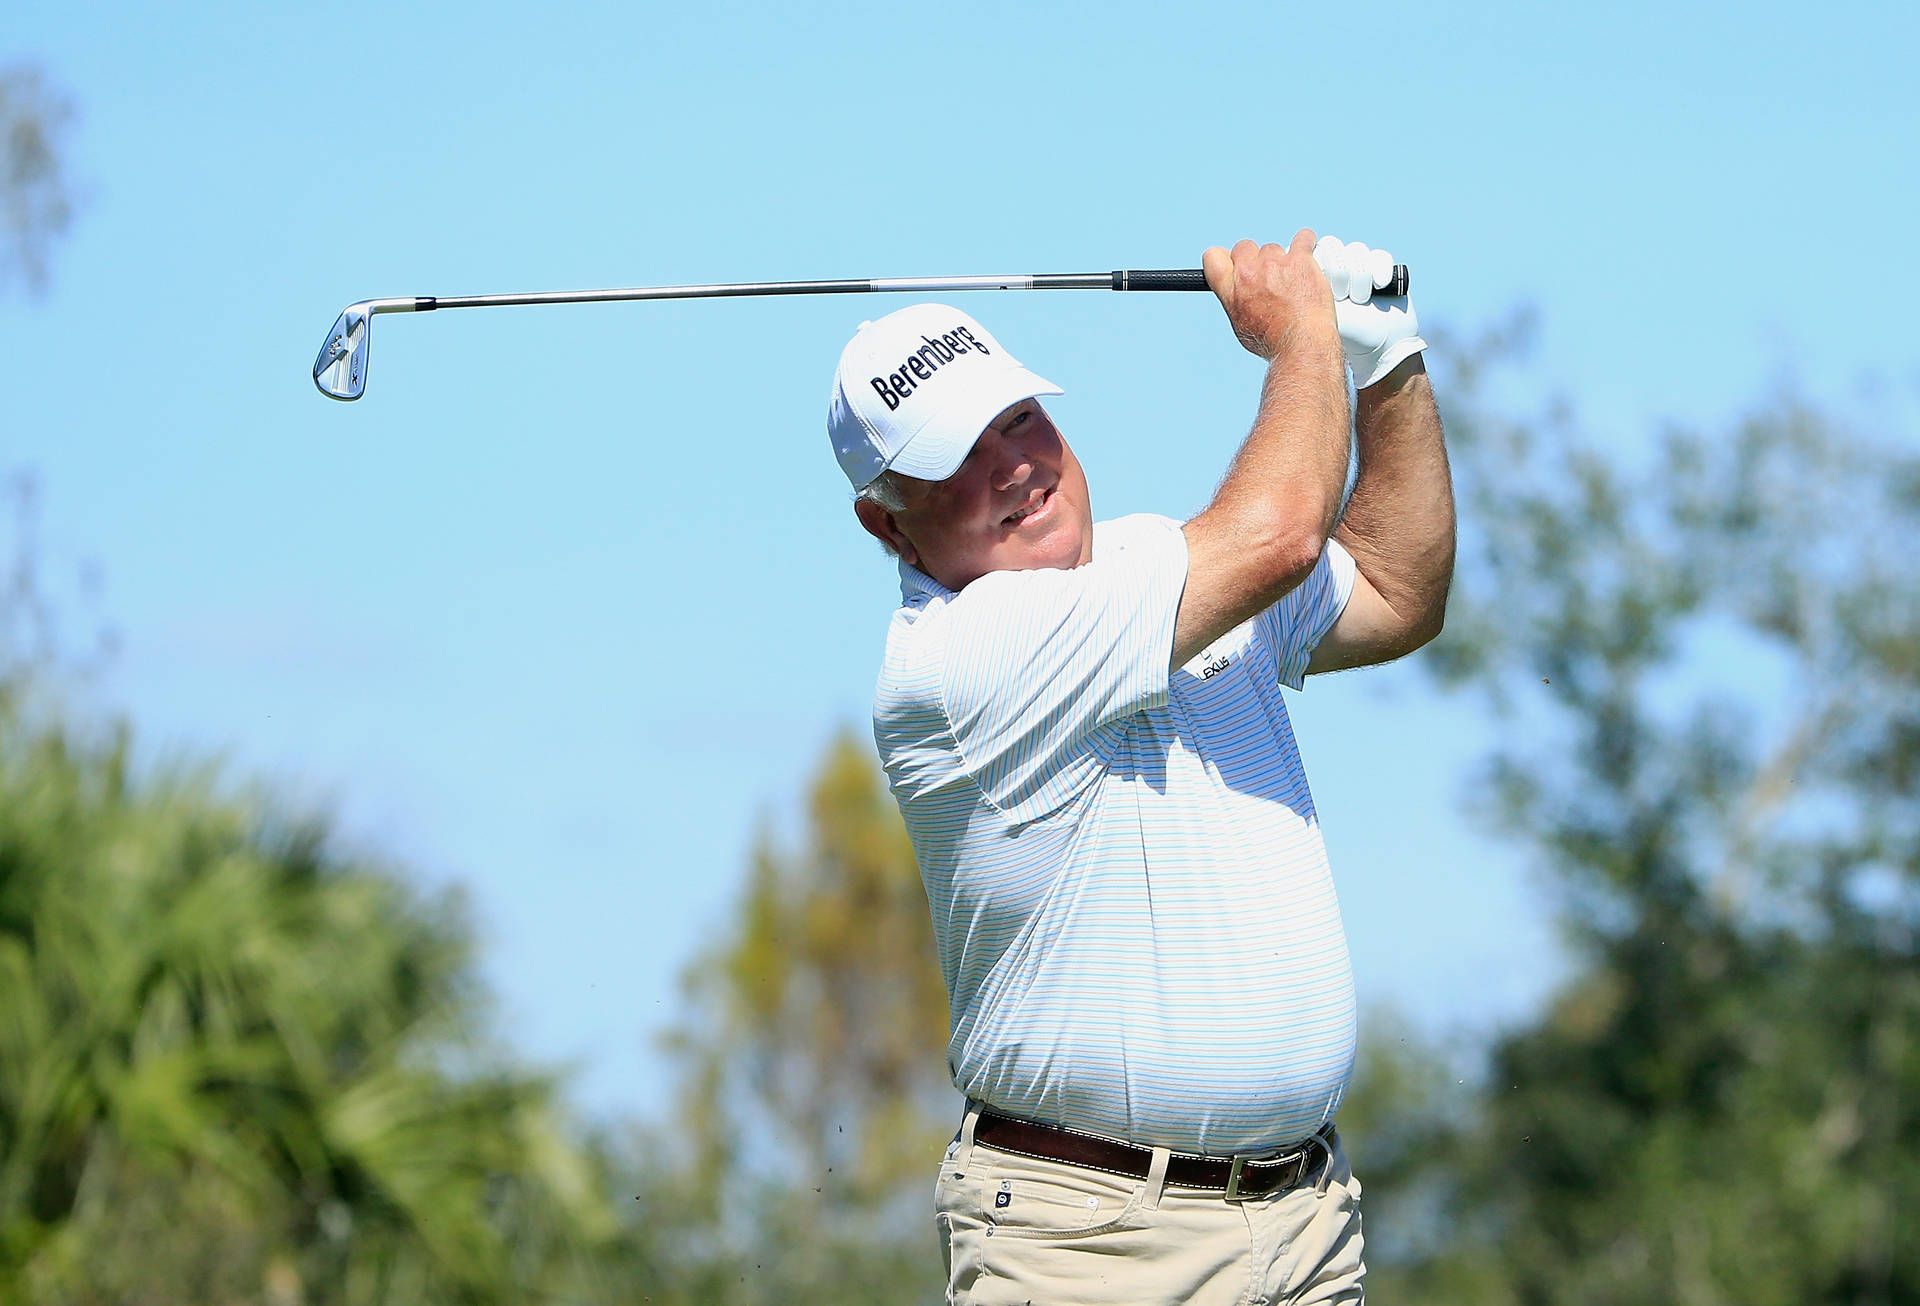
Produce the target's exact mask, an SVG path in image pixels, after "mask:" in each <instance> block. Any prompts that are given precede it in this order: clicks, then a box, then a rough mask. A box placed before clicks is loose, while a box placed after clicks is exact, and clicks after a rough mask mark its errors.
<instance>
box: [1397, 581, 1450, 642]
mask: <svg viewBox="0 0 1920 1306" xmlns="http://www.w3.org/2000/svg"><path fill="white" fill-rule="evenodd" d="M1446 626H1447V586H1446V585H1445V584H1444V583H1443V584H1442V585H1441V586H1440V588H1439V592H1438V593H1436V594H1434V595H1433V596H1432V597H1431V598H1429V599H1428V600H1427V602H1426V603H1425V604H1424V605H1422V606H1421V608H1420V611H1419V612H1418V613H1417V614H1416V615H1415V616H1414V617H1413V619H1412V620H1410V621H1409V622H1408V623H1407V625H1406V629H1405V633H1404V634H1403V636H1402V638H1401V647H1400V650H1399V652H1397V653H1396V654H1395V655H1394V656H1396V657H1405V656H1406V655H1407V654H1409V653H1411V652H1413V651H1414V650H1416V649H1422V648H1425V647H1426V646H1427V645H1429V644H1431V643H1433V641H1434V640H1436V639H1438V638H1440V632H1441V631H1443V630H1445V629H1446Z"/></svg>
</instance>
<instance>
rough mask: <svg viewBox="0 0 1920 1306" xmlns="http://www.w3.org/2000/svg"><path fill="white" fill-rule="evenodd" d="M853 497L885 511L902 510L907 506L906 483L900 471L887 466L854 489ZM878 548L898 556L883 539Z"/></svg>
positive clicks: (895, 556) (889, 555)
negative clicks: (884, 469)
mask: <svg viewBox="0 0 1920 1306" xmlns="http://www.w3.org/2000/svg"><path fill="white" fill-rule="evenodd" d="M853 498H854V502H856V503H859V502H862V501H865V502H867V503H871V504H874V505H876V506H878V507H880V508H883V509H885V510H886V511H887V512H903V511H905V510H906V506H907V485H906V482H905V481H904V480H902V479H901V476H900V473H898V472H896V471H894V470H893V469H892V468H891V467H889V468H888V469H887V470H886V471H884V472H881V473H880V474H879V475H878V476H876V477H874V478H873V479H872V480H871V481H868V482H867V483H866V484H865V485H863V486H861V487H860V488H859V489H858V490H855V491H854V494H853ZM880 548H881V550H882V551H883V552H884V553H885V554H886V555H887V556H888V557H889V558H897V557H899V556H900V554H899V553H898V552H897V551H895V549H894V547H893V546H892V545H891V544H888V543H887V542H886V541H885V540H881V541H880Z"/></svg>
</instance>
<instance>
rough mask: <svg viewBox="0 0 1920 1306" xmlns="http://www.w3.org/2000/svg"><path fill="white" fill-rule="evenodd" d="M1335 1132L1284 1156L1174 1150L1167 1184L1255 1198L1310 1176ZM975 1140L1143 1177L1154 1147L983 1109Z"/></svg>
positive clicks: (1326, 1131)
mask: <svg viewBox="0 0 1920 1306" xmlns="http://www.w3.org/2000/svg"><path fill="white" fill-rule="evenodd" d="M1337 1138H1338V1135H1336V1134H1335V1133H1334V1128H1333V1124H1332V1122H1331V1121H1329V1122H1328V1123H1327V1124H1324V1125H1322V1126H1321V1127H1320V1129H1319V1132H1317V1133H1315V1134H1313V1135H1311V1136H1310V1137H1309V1138H1308V1139H1307V1141H1306V1142H1305V1143H1303V1144H1301V1146H1300V1149H1299V1150H1298V1151H1295V1152H1289V1153H1287V1154H1286V1155H1285V1156H1272V1157H1262V1158H1260V1159H1258V1160H1255V1159H1253V1158H1250V1157H1244V1156H1232V1157H1228V1156H1191V1155H1189V1154H1187V1153H1185V1152H1175V1153H1173V1154H1172V1156H1170V1157H1169V1158H1168V1159H1167V1183H1168V1184H1169V1185H1170V1186H1172V1187H1176V1188H1215V1189H1219V1190H1220V1191H1221V1192H1222V1193H1224V1194H1225V1195H1226V1199H1227V1200H1228V1201H1229V1202H1238V1201H1242V1200H1244V1199H1246V1198H1248V1197H1257V1196H1259V1195H1260V1194H1262V1193H1270V1192H1273V1191H1274V1190H1276V1189H1281V1188H1292V1187H1294V1186H1295V1185H1297V1184H1301V1183H1305V1182H1306V1181H1307V1180H1308V1179H1310V1178H1312V1177H1313V1175H1314V1173H1315V1171H1316V1170H1317V1169H1318V1166H1319V1164H1324V1163H1325V1161H1326V1160H1327V1159H1328V1158H1329V1157H1331V1156H1332V1155H1333V1148H1334V1144H1335V1142H1336V1140H1337ZM973 1141H974V1142H976V1143H984V1144H985V1145H986V1146H988V1147H993V1148H998V1149H999V1150H1000V1151H1002V1152H1015V1153H1018V1154H1019V1155H1021V1156H1031V1157H1036V1158H1039V1159H1041V1160H1045V1161H1065V1162H1066V1163H1067V1164H1068V1165H1082V1166H1086V1167H1087V1168H1088V1169H1090V1170H1105V1171H1107V1172H1108V1173H1109V1174H1118V1175H1126V1176H1128V1177H1129V1178H1132V1179H1145V1178H1146V1177H1147V1173H1148V1171H1149V1169H1150V1168H1151V1166H1152V1164H1153V1150H1152V1149H1151V1148H1146V1147H1136V1146H1134V1145H1133V1144H1132V1143H1122V1142H1119V1141H1117V1140H1115V1139H1111V1138H1101V1137H1098V1136H1097V1135H1094V1134H1082V1133H1079V1132H1077V1131H1076V1130H1072V1129H1061V1128H1058V1127H1056V1126H1054V1125H1040V1124H1035V1123H1034V1122H1033V1121H1031V1120H1015V1119H1014V1118H1013V1117H1011V1116H1003V1115H995V1114H994V1113H993V1112H991V1111H982V1112H981V1113H980V1118H979V1120H977V1121H976V1122H975V1123H974V1127H973Z"/></svg>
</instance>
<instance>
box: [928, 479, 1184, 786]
mask: <svg viewBox="0 0 1920 1306" xmlns="http://www.w3.org/2000/svg"><path fill="white" fill-rule="evenodd" d="M1099 529H1100V531H1101V532H1103V534H1102V536H1100V537H1097V538H1096V548H1095V551H1094V556H1093V559H1092V560H1091V561H1089V562H1087V563H1086V564H1085V565H1083V566H1080V567H1075V568H1072V569H1058V568H1050V569H1044V570H1037V571H1002V572H993V573H991V574H989V575H986V576H983V577H981V578H980V579H979V580H977V581H975V582H974V583H973V584H971V585H969V586H967V588H966V589H965V590H964V591H962V592H961V593H960V594H958V595H956V596H955V598H954V600H953V602H952V603H951V604H950V605H949V606H948V609H947V612H946V619H947V620H948V621H949V622H951V623H952V624H951V628H950V630H949V631H948V637H947V649H946V660H945V667H944V671H943V675H942V681H941V700H942V705H943V707H944V708H945V711H946V715H947V719H948V722H949V724H950V726H951V729H952V731H953V737H954V741H955V744H956V745H957V746H958V749H959V752H960V756H961V759H962V761H963V763H964V765H965V767H966V770H967V772H968V774H969V775H971V776H972V777H973V779H974V780H975V782H976V783H977V784H979V785H980V787H981V789H982V791H983V792H984V793H985V794H986V795H987V797H988V799H989V800H990V801H992V802H993V803H994V804H995V805H996V806H998V807H1001V808H1003V809H1006V810H1012V809H1015V808H1021V809H1025V810H1027V811H1029V812H1032V811H1035V810H1049V809H1050V808H1051V807H1052V806H1057V805H1058V803H1060V802H1063V801H1065V798H1066V797H1067V796H1068V793H1067V790H1068V789H1070V788H1071V785H1070V783H1069V784H1067V785H1066V787H1065V788H1063V787H1062V786H1063V775H1062V773H1063V768H1065V767H1067V766H1068V765H1069V764H1070V763H1073V762H1075V761H1079V760H1083V759H1084V758H1085V756H1086V752H1087V740H1088V737H1089V736H1090V735H1091V734H1092V733H1093V732H1094V731H1096V730H1098V729H1100V728H1101V727H1103V726H1106V725H1108V724H1110V723H1112V722H1115V721H1117V720H1119V719H1121V718H1123V717H1126V716H1129V715H1132V714H1134V713H1137V712H1141V711H1144V710H1146V709H1148V708H1151V707H1156V706H1159V705H1161V704H1163V703H1165V702H1166V698H1167V686H1168V680H1169V666H1168V663H1169V661H1170V660H1171V658H1172V654H1173V626H1174V618H1175V616H1176V615H1177V613H1178V612H1179V609H1180V594H1181V591H1182V589H1184V587H1185V585H1186V577H1187V542H1186V536H1185V535H1184V534H1183V533H1182V532H1181V530H1180V527H1179V525H1178V523H1175V522H1172V521H1168V520H1166V519H1163V518H1154V517H1132V518H1122V519H1120V520H1119V521H1117V522H1111V523H1102V525H1101V527H1100V528H1099ZM1109 539H1110V540H1111V543H1109Z"/></svg>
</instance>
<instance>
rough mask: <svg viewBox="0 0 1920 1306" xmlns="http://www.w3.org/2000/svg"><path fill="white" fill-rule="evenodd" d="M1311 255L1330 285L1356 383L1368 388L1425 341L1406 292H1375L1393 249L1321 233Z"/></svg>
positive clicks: (1388, 268) (1388, 275) (1385, 279)
mask: <svg viewBox="0 0 1920 1306" xmlns="http://www.w3.org/2000/svg"><path fill="white" fill-rule="evenodd" d="M1313 259H1314V262H1316V263H1318V264H1319V265H1320V270H1321V271H1323V272H1325V273H1326V274H1327V284H1328V285H1329V286H1331V287H1332V288H1333V316H1334V320H1335V321H1336V322H1337V323H1338V324H1339V327H1340V351H1341V352H1342V353H1343V354H1345V355H1346V358H1347V366H1348V367H1349V368H1351V369H1353V384H1354V386H1355V387H1356V388H1357V389H1361V390H1364V389H1366V388H1367V387H1368V386H1370V385H1372V384H1373V383H1374V382H1375V381H1378V380H1379V379H1380V378H1381V377H1383V376H1385V375H1386V374H1387V373H1389V372H1391V371H1392V370H1393V369H1394V368H1396V367H1398V366H1400V364H1401V363H1403V362H1405V361H1406V360H1407V359H1409V358H1411V357H1412V356H1413V355H1415V354H1417V353H1419V352H1420V351H1421V350H1422V349H1425V348H1426V347H1427V342H1426V341H1424V340H1422V339H1421V338H1420V322H1419V319H1418V318H1416V317H1415V316H1414V314H1413V304H1412V303H1411V302H1409V300H1408V298H1407V296H1405V295H1381V296H1377V297H1376V296H1375V295H1374V291H1375V289H1376V288H1378V287H1381V286H1384V285H1386V284H1387V282H1388V281H1389V280H1390V279H1391V277H1392V275H1393V255H1391V254H1389V253H1387V251H1385V250H1384V249H1368V248H1367V247H1366V246H1365V245H1360V244H1352V245H1349V244H1346V243H1345V242H1343V241H1339V240H1335V239H1334V238H1333V237H1332V236H1322V237H1321V238H1320V243H1319V244H1317V245H1315V246H1314V247H1313Z"/></svg>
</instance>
